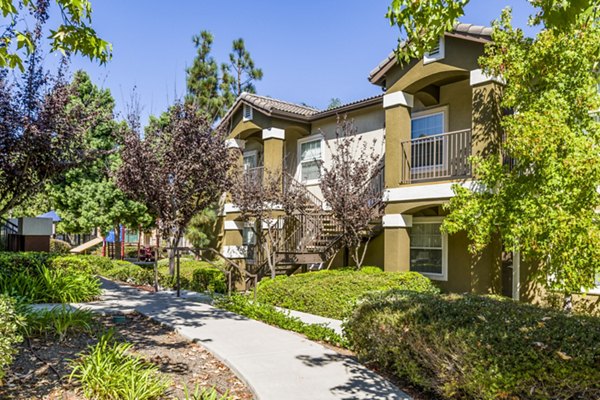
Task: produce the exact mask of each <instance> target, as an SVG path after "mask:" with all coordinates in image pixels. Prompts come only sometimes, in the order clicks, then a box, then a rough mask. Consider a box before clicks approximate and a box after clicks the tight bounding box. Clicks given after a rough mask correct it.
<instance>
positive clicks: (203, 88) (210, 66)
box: [186, 31, 223, 116]
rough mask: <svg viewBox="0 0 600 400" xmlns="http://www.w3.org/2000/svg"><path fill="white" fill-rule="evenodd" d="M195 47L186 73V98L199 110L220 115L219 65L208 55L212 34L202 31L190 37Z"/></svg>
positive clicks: (212, 39)
mask: <svg viewBox="0 0 600 400" xmlns="http://www.w3.org/2000/svg"><path fill="white" fill-rule="evenodd" d="M192 41H193V42H194V46H195V47H196V50H197V52H196V58H194V63H193V64H192V66H191V67H190V68H187V69H186V73H187V92H188V94H187V100H188V101H191V102H193V103H194V104H195V106H196V107H197V108H198V109H199V110H205V111H207V112H208V113H209V114H211V115H216V116H220V114H221V113H222V112H221V109H222V108H223V107H222V102H223V100H222V98H221V95H220V93H219V90H220V80H219V66H218V65H217V62H216V61H215V59H214V58H213V57H212V56H211V55H210V52H211V50H212V44H213V41H214V37H213V35H212V34H211V33H210V32H208V31H202V32H200V34H199V35H195V36H194V37H193V38H192Z"/></svg>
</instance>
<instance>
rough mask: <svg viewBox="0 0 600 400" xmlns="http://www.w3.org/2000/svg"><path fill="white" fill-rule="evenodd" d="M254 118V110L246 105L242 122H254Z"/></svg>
mask: <svg viewBox="0 0 600 400" xmlns="http://www.w3.org/2000/svg"><path fill="white" fill-rule="evenodd" d="M253 118H254V109H253V108H252V106H251V105H249V104H244V106H243V107H242V120H243V121H252V119H253Z"/></svg>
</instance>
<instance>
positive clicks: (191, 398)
mask: <svg viewBox="0 0 600 400" xmlns="http://www.w3.org/2000/svg"><path fill="white" fill-rule="evenodd" d="M183 395H184V397H182V398H181V399H180V400H233V397H231V396H229V393H225V394H220V393H219V392H217V390H216V389H215V388H214V387H212V388H202V387H200V386H199V385H196V386H195V388H194V391H193V392H191V391H190V390H189V389H188V387H187V386H185V385H184V386H183Z"/></svg>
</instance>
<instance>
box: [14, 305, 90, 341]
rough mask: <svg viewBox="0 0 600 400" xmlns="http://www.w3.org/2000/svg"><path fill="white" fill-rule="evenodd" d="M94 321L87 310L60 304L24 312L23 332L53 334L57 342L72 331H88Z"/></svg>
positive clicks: (38, 334)
mask: <svg viewBox="0 0 600 400" xmlns="http://www.w3.org/2000/svg"><path fill="white" fill-rule="evenodd" d="M95 325H96V323H95V320H94V315H93V314H92V312H91V311H89V310H81V309H72V308H70V307H68V306H65V305H62V306H57V307H54V308H51V309H47V310H29V311H28V312H27V313H26V314H25V323H24V324H23V334H24V335H25V336H26V337H36V336H44V337H48V336H53V337H56V338H57V339H58V341H59V342H62V341H64V340H65V338H66V337H67V336H68V335H70V334H74V333H81V332H85V333H90V332H93V331H94V327H95Z"/></svg>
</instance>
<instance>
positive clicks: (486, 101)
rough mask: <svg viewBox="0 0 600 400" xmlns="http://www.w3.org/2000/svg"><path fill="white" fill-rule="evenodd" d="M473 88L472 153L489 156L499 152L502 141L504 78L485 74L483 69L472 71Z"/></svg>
mask: <svg viewBox="0 0 600 400" xmlns="http://www.w3.org/2000/svg"><path fill="white" fill-rule="evenodd" d="M471 88H472V101H473V108H472V110H473V111H472V139H471V140H472V147H471V148H472V150H471V154H473V155H479V156H487V155H489V154H499V151H500V144H501V141H502V132H501V129H500V119H501V118H502V109H501V106H500V102H501V95H502V88H503V82H502V79H500V78H497V77H491V76H488V75H485V74H483V73H482V72H481V70H479V69H478V70H474V71H471Z"/></svg>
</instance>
